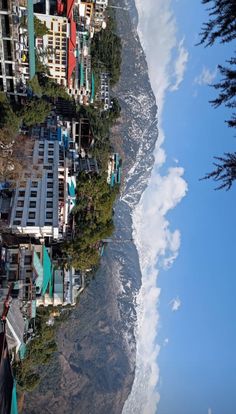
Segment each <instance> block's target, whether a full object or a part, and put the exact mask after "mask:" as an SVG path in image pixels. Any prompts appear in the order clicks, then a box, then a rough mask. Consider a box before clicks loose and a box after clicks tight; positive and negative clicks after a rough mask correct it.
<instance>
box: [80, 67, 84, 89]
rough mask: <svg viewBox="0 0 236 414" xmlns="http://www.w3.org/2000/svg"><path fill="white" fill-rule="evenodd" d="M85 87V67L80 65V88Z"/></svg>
mask: <svg viewBox="0 0 236 414" xmlns="http://www.w3.org/2000/svg"><path fill="white" fill-rule="evenodd" d="M83 85H84V67H83V64H82V63H80V86H83Z"/></svg>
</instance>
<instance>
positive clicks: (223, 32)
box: [199, 0, 236, 46]
mask: <svg viewBox="0 0 236 414" xmlns="http://www.w3.org/2000/svg"><path fill="white" fill-rule="evenodd" d="M202 3H203V4H208V3H209V4H210V7H209V8H208V9H207V10H208V12H209V21H208V22H206V23H204V24H203V26H202V30H201V32H200V37H201V40H200V42H199V43H200V44H204V45H205V46H212V45H213V44H214V43H215V41H216V40H219V41H220V43H227V42H231V41H232V40H234V39H235V38H236V2H235V0H202ZM212 3H213V4H212Z"/></svg>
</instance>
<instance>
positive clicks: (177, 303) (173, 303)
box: [170, 297, 181, 312]
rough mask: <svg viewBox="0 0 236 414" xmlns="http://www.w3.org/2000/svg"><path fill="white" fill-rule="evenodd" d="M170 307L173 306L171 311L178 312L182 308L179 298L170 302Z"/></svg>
mask: <svg viewBox="0 0 236 414" xmlns="http://www.w3.org/2000/svg"><path fill="white" fill-rule="evenodd" d="M170 305H171V310H172V312H177V311H178V310H179V308H180V306H181V300H180V298H179V297H177V298H175V299H172V300H171V301H170Z"/></svg>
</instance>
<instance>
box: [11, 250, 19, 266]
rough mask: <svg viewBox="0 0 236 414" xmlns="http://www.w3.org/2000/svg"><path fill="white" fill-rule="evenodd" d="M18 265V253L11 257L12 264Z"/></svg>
mask: <svg viewBox="0 0 236 414" xmlns="http://www.w3.org/2000/svg"><path fill="white" fill-rule="evenodd" d="M17 263H18V254H17V253H13V254H12V255H11V264H17Z"/></svg>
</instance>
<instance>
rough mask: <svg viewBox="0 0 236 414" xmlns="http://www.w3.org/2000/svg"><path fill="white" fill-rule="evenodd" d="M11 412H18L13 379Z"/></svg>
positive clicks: (12, 413)
mask: <svg viewBox="0 0 236 414" xmlns="http://www.w3.org/2000/svg"><path fill="white" fill-rule="evenodd" d="M11 414H18V406H17V395H16V383H15V381H14V385H13V390H12V399H11Z"/></svg>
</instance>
